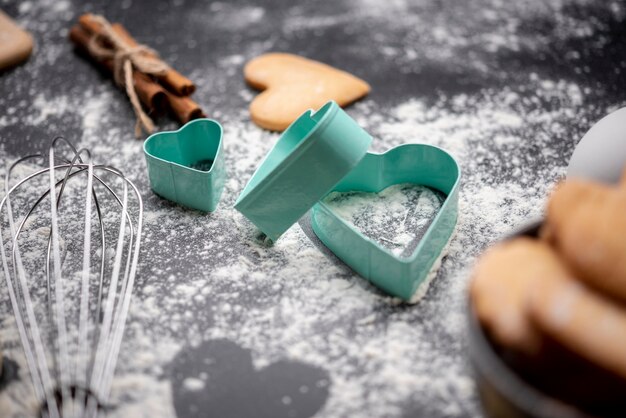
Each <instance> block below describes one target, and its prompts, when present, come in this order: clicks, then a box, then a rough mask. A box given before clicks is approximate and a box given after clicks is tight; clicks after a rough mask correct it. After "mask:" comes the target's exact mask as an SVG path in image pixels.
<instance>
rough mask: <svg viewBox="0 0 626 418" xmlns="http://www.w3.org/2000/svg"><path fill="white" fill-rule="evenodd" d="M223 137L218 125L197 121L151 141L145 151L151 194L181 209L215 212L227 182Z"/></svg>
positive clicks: (145, 144)
mask: <svg viewBox="0 0 626 418" xmlns="http://www.w3.org/2000/svg"><path fill="white" fill-rule="evenodd" d="M222 135H223V131H222V126H221V125H220V124H219V123H218V122H216V121H214V120H211V119H195V120H193V121H191V122H188V123H187V124H186V125H184V126H183V127H182V128H180V129H179V130H177V131H166V132H158V133H155V134H153V135H151V136H150V137H148V139H146V141H145V142H144V145H143V150H144V155H145V157H146V163H147V166H148V177H149V179H150V186H151V187H152V190H153V191H154V192H155V193H156V194H158V195H159V196H161V197H164V198H166V199H168V200H171V201H173V202H176V203H178V204H180V205H182V206H186V207H189V208H192V209H198V210H201V211H204V212H213V211H214V210H215V209H216V208H217V205H218V203H219V200H220V197H221V195H222V191H223V190H224V183H225V180H226V169H225V162H224V151H223V149H222Z"/></svg>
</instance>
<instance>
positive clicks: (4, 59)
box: [0, 10, 33, 71]
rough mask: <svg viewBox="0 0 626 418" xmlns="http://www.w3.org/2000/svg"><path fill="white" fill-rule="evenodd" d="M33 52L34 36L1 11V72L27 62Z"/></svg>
mask: <svg viewBox="0 0 626 418" xmlns="http://www.w3.org/2000/svg"><path fill="white" fill-rule="evenodd" d="M32 50H33V38H32V36H30V34H29V33H28V32H26V31H25V30H23V29H22V28H20V27H19V26H17V25H16V24H15V22H14V21H13V20H12V19H11V18H10V17H9V16H7V15H6V14H4V13H3V12H2V11H1V10H0V71H2V70H5V69H7V68H9V67H13V66H15V65H17V64H20V63H21V62H23V61H26V59H28V57H29V56H30V54H31V52H32Z"/></svg>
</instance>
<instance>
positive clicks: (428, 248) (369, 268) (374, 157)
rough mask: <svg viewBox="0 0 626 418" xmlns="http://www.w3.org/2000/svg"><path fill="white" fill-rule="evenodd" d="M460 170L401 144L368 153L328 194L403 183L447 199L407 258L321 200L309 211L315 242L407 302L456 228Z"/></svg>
mask: <svg viewBox="0 0 626 418" xmlns="http://www.w3.org/2000/svg"><path fill="white" fill-rule="evenodd" d="M460 178H461V171H460V168H459V165H458V164H457V162H456V160H455V159H454V158H453V157H452V156H451V155H450V154H448V153H447V152H446V151H444V150H443V149H441V148H438V147H435V146H432V145H426V144H404V145H400V146H397V147H395V148H392V149H390V150H388V151H386V152H385V153H382V154H375V153H368V154H367V155H366V156H365V158H363V160H362V161H361V162H360V163H359V165H358V166H357V167H355V169H354V170H352V171H351V172H350V174H348V175H347V176H346V177H345V178H344V179H343V180H341V182H339V183H338V184H337V185H336V186H335V187H334V188H333V189H332V191H337V192H348V191H364V192H372V193H378V192H380V191H382V190H383V189H385V188H387V187H389V186H391V185H394V184H401V183H413V184H419V185H423V186H428V187H431V188H433V189H436V190H439V191H440V192H442V193H444V194H445V195H446V199H445V201H444V202H443V205H442V206H441V208H440V210H439V212H438V213H437V215H436V216H435V218H434V219H433V221H432V223H431V224H430V226H429V228H428V229H427V231H426V232H425V234H424V235H423V236H422V237H421V239H420V241H419V242H418V243H417V246H416V247H415V249H414V251H413V252H412V253H411V255H410V256H409V257H398V256H396V255H394V254H393V253H392V252H391V251H390V250H388V249H387V248H384V247H382V246H381V245H380V244H379V243H377V242H376V241H375V240H372V239H370V238H367V237H366V236H364V235H363V234H362V233H361V232H359V231H358V230H357V229H356V228H355V227H354V226H352V225H351V224H349V223H348V222H346V221H344V220H343V219H341V218H339V217H338V216H337V215H336V214H335V213H334V212H333V211H332V210H331V209H330V208H329V207H328V205H326V204H325V203H324V202H323V201H320V202H319V203H317V204H316V205H315V206H314V207H313V210H312V213H311V226H312V228H313V231H314V232H315V234H316V235H317V236H318V238H319V239H320V240H321V241H322V243H324V245H325V246H326V247H328V248H329V249H330V250H331V251H332V252H333V253H334V254H335V255H336V256H337V257H339V258H340V259H341V260H342V261H343V262H345V263H346V264H347V265H349V266H350V267H351V268H352V269H354V270H355V271H356V272H357V273H359V275H361V276H362V277H364V278H365V279H368V280H370V281H371V282H372V283H374V284H375V285H377V286H378V287H380V288H381V289H383V290H385V291H386V292H387V293H389V294H391V295H394V296H397V297H399V298H401V299H404V300H410V299H411V297H412V296H413V294H414V293H415V292H416V291H417V289H418V288H419V286H420V284H422V283H423V282H424V280H425V279H426V278H427V277H428V274H429V272H430V270H431V268H432V266H433V264H434V263H435V261H436V260H437V259H438V258H439V256H440V254H441V252H442V251H443V249H444V248H445V246H446V244H447V243H448V241H449V239H450V238H451V236H452V234H453V232H454V229H455V227H456V221H457V212H458V193H459V183H460Z"/></svg>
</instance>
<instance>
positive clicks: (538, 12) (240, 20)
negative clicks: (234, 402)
mask: <svg viewBox="0 0 626 418" xmlns="http://www.w3.org/2000/svg"><path fill="white" fill-rule="evenodd" d="M8 3H11V2H9V1H8V0H0V4H2V5H3V6H4V5H5V4H8ZM96 3H97V2H96ZM174 3H175V4H174V5H173V6H172V8H171V9H168V4H166V3H165V2H162V3H161V2H157V3H155V6H154V8H145V7H142V5H141V4H140V2H138V1H137V0H135V1H125V2H124V3H123V6H124V8H123V10H122V9H120V10H118V9H117V8H115V7H112V6H111V5H109V4H108V3H107V4H106V5H105V4H99V3H98V4H95V3H94V4H91V3H90V4H89V5H85V4H82V3H80V2H78V1H75V2H70V1H63V2H56V1H51V0H45V1H42V2H34V1H28V2H22V3H20V5H15V6H13V7H12V8H11V10H12V11H13V12H14V13H15V18H16V20H17V21H18V23H20V24H22V25H24V26H25V27H26V28H27V29H28V30H30V31H32V32H33V34H34V36H35V41H36V44H37V50H36V51H35V53H34V55H33V56H32V57H31V58H30V60H29V61H28V62H27V63H26V64H25V65H23V66H21V67H18V68H16V69H15V70H13V71H11V72H8V73H6V74H3V75H2V76H1V77H0V87H1V88H2V92H3V93H4V94H2V95H0V159H2V160H3V161H11V160H13V159H15V158H17V157H18V156H19V155H21V154H23V153H25V152H33V151H40V150H42V149H45V148H47V145H48V140H49V139H51V138H53V137H54V136H56V135H58V134H63V135H65V136H67V137H68V138H69V139H71V140H73V141H75V142H76V144H77V145H78V146H81V147H89V148H90V149H91V150H92V153H93V155H94V159H95V160H96V161H97V162H102V163H106V164H110V165H113V166H115V167H117V168H119V169H121V170H122V171H123V172H124V173H125V174H126V175H127V176H128V177H130V178H131V179H132V180H133V181H134V182H135V183H136V184H137V186H138V188H139V190H140V193H141V195H142V197H143V199H144V203H145V209H146V213H145V215H144V222H145V229H144V241H143V247H142V253H141V257H140V265H139V270H138V277H137V283H136V290H135V294H134V297H133V302H132V305H131V313H130V317H129V323H128V326H127V332H126V335H125V337H124V341H123V344H122V349H121V352H120V359H119V363H118V367H117V370H116V378H115V380H114V382H113V393H112V401H113V403H114V404H115V408H114V409H112V410H111V411H110V414H109V416H110V417H112V418H118V417H119V418H121V417H129V416H133V417H134V416H137V417H148V416H149V417H151V418H165V417H174V416H176V413H177V411H176V406H175V405H176V402H175V400H176V399H175V398H176V393H177V389H179V388H174V387H173V384H172V381H173V378H172V376H171V373H172V372H171V368H170V366H171V363H172V361H173V359H174V358H176V356H177V355H178V354H179V353H180V352H181V351H183V350H184V349H185V347H189V346H196V345H198V344H199V343H201V342H202V341H206V340H215V339H221V338H225V339H228V340H230V341H232V342H234V343H236V344H237V345H240V346H241V347H243V348H245V349H246V350H249V351H250V352H251V356H252V362H253V366H254V369H255V370H261V369H263V368H265V367H266V366H271V365H273V364H276V363H277V362H281V361H291V362H299V363H305V364H306V365H308V366H311V367H316V368H319V369H320V370H323V371H325V372H326V373H327V377H326V378H322V379H319V381H317V382H315V385H313V386H311V387H324V388H328V397H327V399H325V400H324V403H323V405H322V406H321V407H320V409H319V410H318V411H317V413H316V415H315V416H316V417H336V416H350V417H355V418H357V417H369V416H385V417H403V416H431V417H467V416H480V414H481V412H480V407H479V404H478V400H477V394H476V391H475V387H474V383H473V379H472V375H471V373H470V371H469V370H468V369H467V366H466V364H467V361H466V360H467V359H466V352H467V350H466V345H465V321H466V317H465V307H466V299H465V294H466V292H465V290H466V285H467V281H468V276H469V271H470V269H471V267H472V264H473V263H474V260H475V259H476V257H477V256H478V255H479V254H480V253H481V252H482V251H483V250H484V249H485V248H486V247H487V246H488V245H490V244H491V243H493V242H495V241H497V240H498V239H500V238H501V237H503V236H505V235H506V234H508V233H510V232H511V231H513V230H514V229H515V228H517V227H519V226H521V225H524V224H526V223H528V222H530V221H532V220H534V219H536V218H538V217H541V216H542V212H543V207H544V204H545V201H546V196H547V195H548V194H549V192H550V190H551V189H552V187H553V186H554V184H555V183H556V182H557V181H558V180H559V179H561V178H562V177H563V175H564V173H565V167H566V165H567V161H568V160H569V156H570V155H571V153H572V151H573V149H574V146H575V145H576V143H577V141H578V139H579V138H580V137H581V136H582V134H583V133H584V132H585V131H586V130H587V129H588V128H589V127H590V125H591V124H592V123H593V122H595V121H596V120H598V119H599V118H600V117H602V116H603V115H605V114H607V113H608V112H610V111H611V110H614V109H616V108H618V107H620V106H622V105H623V104H624V99H623V91H624V88H623V86H624V80H623V79H622V77H623V66H622V67H620V66H619V65H616V66H615V68H612V67H611V68H605V67H601V66H599V65H600V64H598V63H610V62H611V61H610V60H609V58H607V57H610V59H613V60H616V59H621V58H617V57H622V56H623V50H624V48H623V45H621V44H618V43H616V42H615V41H614V39H613V38H612V37H613V36H615V35H614V34H615V33H620V32H616V31H619V30H621V29H620V28H623V27H624V24H625V22H624V21H625V20H626V9H625V8H624V5H623V4H622V2H619V1H606V2H595V3H592V2H589V1H588V0H558V1H554V2H545V1H541V0H524V1H521V2H515V3H513V2H502V1H499V0H468V1H466V2H456V1H452V0H446V1H443V2H429V1H418V2H409V1H401V0H394V1H392V2H385V3H381V2H379V1H376V0H340V1H337V2H328V3H323V2H314V3H311V2H309V3H294V4H291V3H290V4H287V3H285V4H284V5H283V6H282V9H281V10H280V12H277V11H276V10H275V9H272V7H270V5H269V3H268V5H267V6H263V7H260V6H242V13H238V7H236V6H234V5H230V4H228V3H226V2H214V3H212V4H204V3H201V2H198V3H191V2H184V1H182V0H179V1H177V2H174ZM183 3H184V7H183ZM58 4H60V5H58ZM168 10H172V12H171V13H169V12H168ZM86 11H93V12H100V13H104V14H106V15H107V17H109V18H110V20H111V21H120V22H122V23H124V25H127V26H128V27H133V28H137V37H138V39H139V40H140V41H142V42H147V43H148V44H149V45H150V46H152V47H154V48H156V49H157V50H158V51H159V52H160V53H161V55H162V56H163V58H164V59H165V60H166V61H168V62H169V63H170V64H172V65H173V66H174V67H176V68H177V69H179V70H180V71H181V72H183V73H184V74H186V75H189V76H190V77H191V78H192V79H193V80H194V81H196V82H197V92H196V93H195V96H194V98H195V99H196V100H197V101H198V102H199V103H200V104H201V105H202V106H203V108H204V109H205V111H206V112H207V113H208V114H209V115H210V117H211V118H213V119H216V120H218V121H219V122H220V123H221V124H222V125H223V126H224V151H225V156H226V167H227V173H228V178H227V181H226V185H225V189H224V193H223V196H222V200H221V202H220V204H219V207H218V209H217V211H216V212H214V213H211V214H203V213H200V212H196V211H192V210H188V209H185V208H181V207H179V206H177V205H175V204H173V203H171V202H168V201H166V200H163V199H161V198H159V197H158V196H156V195H154V193H152V191H151V190H150V185H149V183H148V179H147V174H146V166H145V161H144V157H143V150H142V143H141V141H136V140H135V139H134V135H133V126H134V117H133V114H132V109H131V107H130V106H129V104H128V100H127V98H126V97H125V96H124V94H123V92H121V91H119V90H118V89H117V88H116V87H115V86H114V84H113V83H111V82H110V81H109V80H106V79H105V78H103V77H101V76H100V75H99V74H98V72H97V71H96V70H95V69H94V68H93V67H92V66H91V65H90V64H89V63H86V62H85V61H84V60H82V59H81V58H79V57H78V56H76V55H75V54H73V53H72V48H71V45H70V44H69V42H68V41H67V39H66V36H67V28H68V27H69V26H70V24H71V22H73V21H74V20H75V19H76V17H77V15H78V14H80V13H83V12H86ZM592 15H593V16H594V18H593V19H590V18H589V17H590V16H592ZM139 19H144V20H148V19H152V21H153V22H154V24H151V25H149V26H142V25H139V21H138V20H139ZM181 21H184V22H185V30H184V31H181V30H180V22H181ZM612 34H613V35H612ZM271 50H278V51H289V52H294V53H298V54H301V55H305V56H309V57H311V58H316V59H320V60H323V61H325V62H328V63H329V64H332V65H336V66H338V67H340V68H343V69H346V70H348V71H351V72H353V73H354V74H356V75H357V76H359V77H362V78H364V79H366V80H367V81H368V82H370V83H371V84H372V87H373V89H372V93H371V95H370V96H369V97H368V98H366V99H365V100H363V101H361V102H359V103H356V104H355V105H353V106H351V107H349V108H348V109H347V112H348V113H349V114H350V115H351V116H352V117H354V118H355V119H356V120H357V121H358V122H359V124H360V125H361V126H362V127H363V128H364V129H366V130H367V131H368V132H369V133H371V134H372V135H373V136H374V138H375V139H374V142H373V144H372V147H371V148H372V149H371V151H375V152H383V151H386V150H388V149H389V148H392V147H395V146H397V145H400V144H403V143H427V144H431V145H436V146H440V147H442V148H444V149H446V150H447V151H449V152H450V153H451V154H452V155H453V156H454V157H455V158H456V159H457V161H458V162H459V164H460V167H461V173H462V174H461V184H460V193H459V214H460V217H459V221H458V225H457V233H456V235H455V236H454V237H453V238H452V240H451V242H450V244H449V247H448V250H447V256H446V257H445V258H443V259H442V261H441V265H440V268H439V269H438V270H437V273H436V279H435V280H433V281H432V283H431V285H430V287H429V288H428V290H427V291H425V294H423V295H421V296H423V297H422V299H421V301H420V303H419V304H417V305H408V304H404V303H401V302H400V301H398V300H397V299H393V298H390V297H389V296H387V295H385V294H383V293H381V292H380V291H379V290H377V289H376V288H375V287H374V286H372V285H371V284H369V283H368V282H366V281H365V280H363V279H362V278H360V277H359V276H357V275H356V274H354V272H353V271H351V270H350V269H349V268H347V267H346V266H345V265H343V264H341V263H339V262H337V261H336V260H334V259H332V258H330V257H327V256H326V255H325V254H323V253H322V252H320V251H319V250H318V248H317V247H315V245H313V244H312V243H311V242H310V240H309V239H308V238H307V236H306V235H305V234H304V232H303V231H302V230H301V229H300V227H298V226H297V225H296V226H294V227H292V228H291V229H289V230H288V231H287V232H286V233H285V235H284V236H283V237H281V239H279V240H278V241H277V242H276V243H275V244H274V245H273V246H268V245H266V244H264V243H263V242H259V240H258V239H257V237H258V231H257V230H256V229H255V228H254V226H253V225H252V224H251V223H250V222H248V221H247V220H246V219H245V218H244V217H243V216H242V215H240V214H239V213H238V212H237V211H235V210H234V209H233V207H232V206H233V204H234V202H235V200H236V198H237V196H238V195H239V193H240V192H241V190H242V189H243V187H244V186H245V184H246V182H247V181H248V179H249V178H250V176H251V175H252V173H253V172H254V170H255V168H256V166H257V165H258V164H259V163H260V162H261V161H262V159H263V158H264V156H265V154H266V153H267V152H268V151H269V150H270V149H271V147H272V146H273V145H274V143H275V142H276V140H277V139H278V134H276V133H270V132H267V131H264V130H262V129H260V128H258V127H257V126H256V125H254V124H253V123H252V122H251V121H250V119H249V114H248V110H247V107H248V105H249V102H250V100H251V99H252V98H253V97H254V96H255V94H256V92H254V91H253V90H251V89H250V88H248V87H247V86H246V85H245V83H244V82H243V77H242V68H243V65H244V64H245V62H247V61H248V60H250V59H252V58H254V57H256V56H258V55H259V54H261V53H264V52H267V51H271ZM603 65H604V64H603ZM68 72H69V73H71V77H68V76H67V74H68ZM156 122H157V124H158V126H159V128H160V129H172V128H176V127H177V124H176V123H175V122H173V121H171V120H170V119H168V118H167V117H162V118H156ZM3 181H4V180H3V176H0V187H2V182H3ZM359 219H360V218H359ZM357 223H358V221H357ZM383 223H384V222H383ZM389 239H391V240H392V241H394V242H400V243H401V242H402V239H401V238H398V237H395V236H391V237H389ZM396 240H397V241H396ZM0 347H1V349H2V351H3V354H4V355H5V356H6V357H7V358H10V359H12V360H14V361H15V362H17V363H18V365H19V367H20V368H19V380H16V381H13V382H11V383H10V384H9V385H8V386H6V387H4V388H3V389H0V410H2V413H3V416H6V417H8V418H16V417H23V416H35V414H36V410H37V405H36V402H35V401H34V395H33V393H32V388H31V385H30V381H29V378H28V374H27V369H26V364H25V362H24V356H23V352H22V349H21V346H20V344H19V338H18V334H17V330H16V327H15V322H14V320H13V315H12V312H11V311H10V307H9V303H8V296H7V295H6V289H5V284H4V281H3V280H2V281H0ZM221 366H222V367H223V368H224V369H227V368H228V367H229V364H224V365H221ZM215 377H216V376H212V375H208V376H206V379H204V378H200V379H201V380H202V382H205V383H206V386H205V387H204V389H203V388H201V385H200V382H198V381H195V380H193V379H198V378H199V376H196V375H189V376H184V377H183V378H189V379H192V380H190V381H188V382H187V384H186V385H185V387H187V388H188V389H192V390H187V391H186V393H193V394H197V399H198V402H200V401H201V400H202V399H204V398H206V397H207V396H209V395H210V394H208V393H206V390H207V387H209V386H208V382H211V379H212V378H215ZM303 393H307V392H306V390H304V392H303ZM285 396H286V395H285V394H283V395H282V396H279V397H278V398H277V399H276V403H277V404H279V405H283V406H284V408H290V407H292V406H294V405H295V404H296V400H295V398H293V397H289V399H287V398H286V397H285Z"/></svg>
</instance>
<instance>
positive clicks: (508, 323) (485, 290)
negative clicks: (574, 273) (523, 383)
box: [470, 237, 569, 354]
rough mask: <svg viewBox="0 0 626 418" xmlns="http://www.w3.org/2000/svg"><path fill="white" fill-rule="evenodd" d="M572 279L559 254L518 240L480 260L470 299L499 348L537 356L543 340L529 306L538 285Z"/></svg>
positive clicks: (537, 242)
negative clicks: (534, 287)
mask: <svg viewBox="0 0 626 418" xmlns="http://www.w3.org/2000/svg"><path fill="white" fill-rule="evenodd" d="M567 276H569V273H568V271H567V270H566V268H565V266H564V265H563V263H562V262H561V261H560V260H559V258H558V256H557V255H556V253H555V252H554V251H553V250H552V249H551V248H550V247H549V246H548V245H546V244H545V243H544V242H541V241H539V240H534V239H531V238H526V237H522V238H517V239H514V240H511V241H506V242H503V243H501V244H498V245H496V246H494V247H493V248H491V249H490V250H489V251H487V252H486V253H485V254H484V255H483V256H482V257H481V259H480V260H479V262H478V264H477V265H476V268H475V269H474V275H473V279H472V283H471V288H470V297H471V298H472V302H473V306H474V309H475V312H476V315H477V316H478V319H479V321H480V322H481V324H482V325H483V327H484V328H485V330H486V331H487V332H488V334H489V335H490V336H491V337H492V338H493V339H494V340H495V341H496V342H497V343H499V344H500V345H502V346H504V347H507V348H510V349H514V350H517V351H522V352H525V353H528V354H532V353H535V352H537V351H538V350H539V348H540V345H541V344H540V343H541V336H540V334H539V333H538V332H537V331H536V330H535V329H534V328H533V326H532V323H531V322H530V321H529V319H528V315H527V312H526V305H527V299H528V294H529V292H530V289H531V288H532V287H533V286H535V282H537V281H541V280H545V278H546V277H567Z"/></svg>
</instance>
